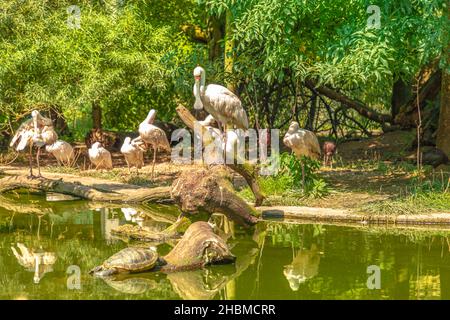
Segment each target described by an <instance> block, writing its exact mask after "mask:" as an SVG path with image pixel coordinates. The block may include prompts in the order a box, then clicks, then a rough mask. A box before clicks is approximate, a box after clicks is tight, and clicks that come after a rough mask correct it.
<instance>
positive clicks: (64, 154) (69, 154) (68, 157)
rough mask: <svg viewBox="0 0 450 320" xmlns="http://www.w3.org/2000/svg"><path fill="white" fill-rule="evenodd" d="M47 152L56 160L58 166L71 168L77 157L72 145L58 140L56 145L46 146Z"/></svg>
mask: <svg viewBox="0 0 450 320" xmlns="http://www.w3.org/2000/svg"><path fill="white" fill-rule="evenodd" d="M45 150H46V151H47V152H48V153H51V154H52V155H53V156H54V157H55V158H56V161H57V162H58V165H66V166H70V165H71V164H72V162H73V159H74V157H75V153H74V150H73V148H72V146H71V145H70V143H67V142H66V141H63V140H57V141H56V142H55V143H54V144H51V145H47V146H45Z"/></svg>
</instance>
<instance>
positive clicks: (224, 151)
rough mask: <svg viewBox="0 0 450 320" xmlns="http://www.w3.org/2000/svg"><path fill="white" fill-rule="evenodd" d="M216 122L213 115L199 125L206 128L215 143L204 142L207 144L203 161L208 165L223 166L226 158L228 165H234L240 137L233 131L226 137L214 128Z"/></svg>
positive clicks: (229, 131)
mask: <svg viewBox="0 0 450 320" xmlns="http://www.w3.org/2000/svg"><path fill="white" fill-rule="evenodd" d="M215 121H216V120H215V119H214V117H213V116H212V115H208V116H207V117H206V118H205V119H204V120H203V121H199V124H200V125H202V126H204V127H205V130H207V131H208V133H209V134H210V135H211V137H212V138H213V141H207V142H205V141H204V143H206V144H205V150H204V155H203V160H204V162H205V163H206V164H223V163H224V157H225V161H226V162H227V163H234V162H235V161H234V160H235V158H236V157H235V151H236V146H237V144H238V141H239V137H238V135H237V133H236V132H235V131H233V130H228V131H227V132H226V136H225V137H224V136H223V134H222V132H221V131H220V130H219V129H217V128H215V127H212V124H214V122H215Z"/></svg>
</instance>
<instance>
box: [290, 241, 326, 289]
mask: <svg viewBox="0 0 450 320" xmlns="http://www.w3.org/2000/svg"><path fill="white" fill-rule="evenodd" d="M319 263H320V253H319V250H318V249H317V246H316V245H315V244H313V245H312V246H311V249H310V250H301V251H299V252H298V253H297V255H296V256H295V257H294V259H293V260H292V263H291V264H289V265H287V266H284V270H283V274H284V276H285V277H286V279H287V280H288V282H289V286H290V287H291V289H292V290H293V291H297V290H298V289H299V287H300V284H302V283H304V282H305V281H306V280H308V279H311V278H313V277H315V276H316V275H317V274H318V273H319Z"/></svg>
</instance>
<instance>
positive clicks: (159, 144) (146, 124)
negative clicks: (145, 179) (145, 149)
mask: <svg viewBox="0 0 450 320" xmlns="http://www.w3.org/2000/svg"><path fill="white" fill-rule="evenodd" d="M155 119H156V110H153V109H152V110H150V112H149V113H148V115H147V117H146V118H145V120H144V121H142V122H141V124H140V125H139V137H137V138H136V139H133V141H132V142H133V143H135V144H137V145H140V144H141V143H142V142H143V143H144V145H145V146H146V145H150V147H151V148H152V149H153V162H152V177H154V172H155V163H156V153H157V152H158V150H160V149H161V150H166V151H170V150H171V149H170V144H169V140H167V136H166V133H165V132H164V131H163V130H162V129H161V128H158V127H157V126H155V125H154V124H153V123H154V122H155Z"/></svg>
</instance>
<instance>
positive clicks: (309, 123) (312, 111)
mask: <svg viewBox="0 0 450 320" xmlns="http://www.w3.org/2000/svg"><path fill="white" fill-rule="evenodd" d="M316 110H317V95H316V94H313V96H312V98H311V105H310V107H309V112H308V118H307V120H306V129H308V130H310V131H314V120H315V119H316Z"/></svg>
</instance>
